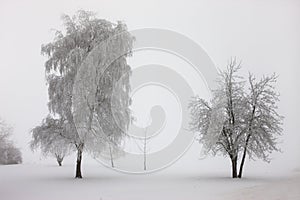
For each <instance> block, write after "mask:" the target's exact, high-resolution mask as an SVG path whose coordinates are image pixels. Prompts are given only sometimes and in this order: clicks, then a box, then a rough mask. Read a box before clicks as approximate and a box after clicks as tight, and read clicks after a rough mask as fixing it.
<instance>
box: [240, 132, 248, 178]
mask: <svg viewBox="0 0 300 200" xmlns="http://www.w3.org/2000/svg"><path fill="white" fill-rule="evenodd" d="M250 136H251V135H250V134H249V135H248V136H247V139H246V144H245V148H244V152H243V157H242V161H241V165H240V170H239V175H238V177H239V178H242V175H243V167H244V164H245V158H246V154H247V147H248V143H249V139H250Z"/></svg>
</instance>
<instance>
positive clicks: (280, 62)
mask: <svg viewBox="0 0 300 200" xmlns="http://www.w3.org/2000/svg"><path fill="white" fill-rule="evenodd" d="M78 9H87V10H93V11H96V12H97V13H98V17H100V18H105V19H108V20H111V21H116V20H122V21H124V22H125V23H126V24H127V25H128V28H129V29H130V30H132V29H137V28H144V27H154V28H165V29H170V30H174V31H176V32H179V33H181V34H184V35H186V36H187V37H189V38H191V39H192V40H194V41H195V42H197V43H198V44H199V45H201V47H202V48H204V49H205V50H206V51H207V53H208V55H209V56H210V57H211V59H212V60H213V61H214V63H215V64H216V65H217V67H219V68H224V67H225V66H226V63H227V61H228V60H229V59H230V57H231V56H236V57H237V58H238V59H242V60H243V73H245V74H246V73H247V72H248V71H251V72H253V73H255V74H256V75H258V76H259V75H262V74H270V73H272V72H276V73H277V74H278V75H279V81H278V85H277V88H278V91H279V92H280V93H281V102H280V105H279V106H280V113H281V114H282V115H284V116H285V120H284V136H283V137H282V140H283V144H282V145H281V146H282V150H283V153H282V154H275V155H274V157H276V160H277V161H275V162H277V163H282V165H290V166H296V165H300V134H299V126H298V125H299V111H300V109H299V102H300V95H299V86H300V81H299V72H300V70H299V68H300V56H299V55H300V37H299V35H300V1H297V0H285V1H276V0H274V1H271V0H257V1H254V0H252V1H250V0H249V1H243V0H242V1H234V0H224V1H217V0H207V1H203V0H201V1H200V0H197V1H191V0H184V1H178V0H165V1H161V0H151V1H150V0H149V1H141V0H134V1H130V0H128V1H122V0H120V1H115V0H85V1H79V0H77V1H76V0H69V1H64V0H51V1H33V0H28V1H20V0H19V1H17V0H0V57H1V62H0V116H1V117H2V118H3V119H5V120H6V121H7V122H8V123H9V124H12V125H13V127H14V136H13V139H14V140H15V142H16V144H17V146H19V147H21V149H22V151H23V152H24V161H25V162H31V161H32V160H33V158H34V157H33V156H32V153H31V152H30V151H29V150H28V142H29V140H30V135H29V130H30V129H31V128H32V127H34V126H35V125H37V124H38V123H39V122H40V121H41V120H42V118H43V117H45V116H46V115H47V113H48V111H47V87H46V84H45V79H44V66H43V64H44V61H45V58H43V57H42V56H41V55H40V46H41V44H43V43H46V42H49V41H51V40H52V38H53V35H52V32H51V31H50V29H51V28H60V27H61V21H60V16H61V14H62V13H67V14H73V13H74V12H75V11H76V10H78Z"/></svg>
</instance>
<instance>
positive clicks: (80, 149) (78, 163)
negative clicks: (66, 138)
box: [75, 143, 83, 178]
mask: <svg viewBox="0 0 300 200" xmlns="http://www.w3.org/2000/svg"><path fill="white" fill-rule="evenodd" d="M76 148H77V161H76V175H75V178H82V175H81V160H82V152H83V143H80V144H79V145H77V146H76Z"/></svg>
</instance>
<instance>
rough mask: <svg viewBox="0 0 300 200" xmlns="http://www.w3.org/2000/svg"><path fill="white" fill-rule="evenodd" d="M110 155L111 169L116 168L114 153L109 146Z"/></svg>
mask: <svg viewBox="0 0 300 200" xmlns="http://www.w3.org/2000/svg"><path fill="white" fill-rule="evenodd" d="M109 154H110V163H111V167H112V168H114V167H115V165H114V160H113V156H112V151H111V146H110V145H109Z"/></svg>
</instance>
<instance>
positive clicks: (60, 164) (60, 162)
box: [57, 159, 62, 167]
mask: <svg viewBox="0 0 300 200" xmlns="http://www.w3.org/2000/svg"><path fill="white" fill-rule="evenodd" d="M57 163H58V165H59V166H60V167H61V166H62V160H60V159H57Z"/></svg>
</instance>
